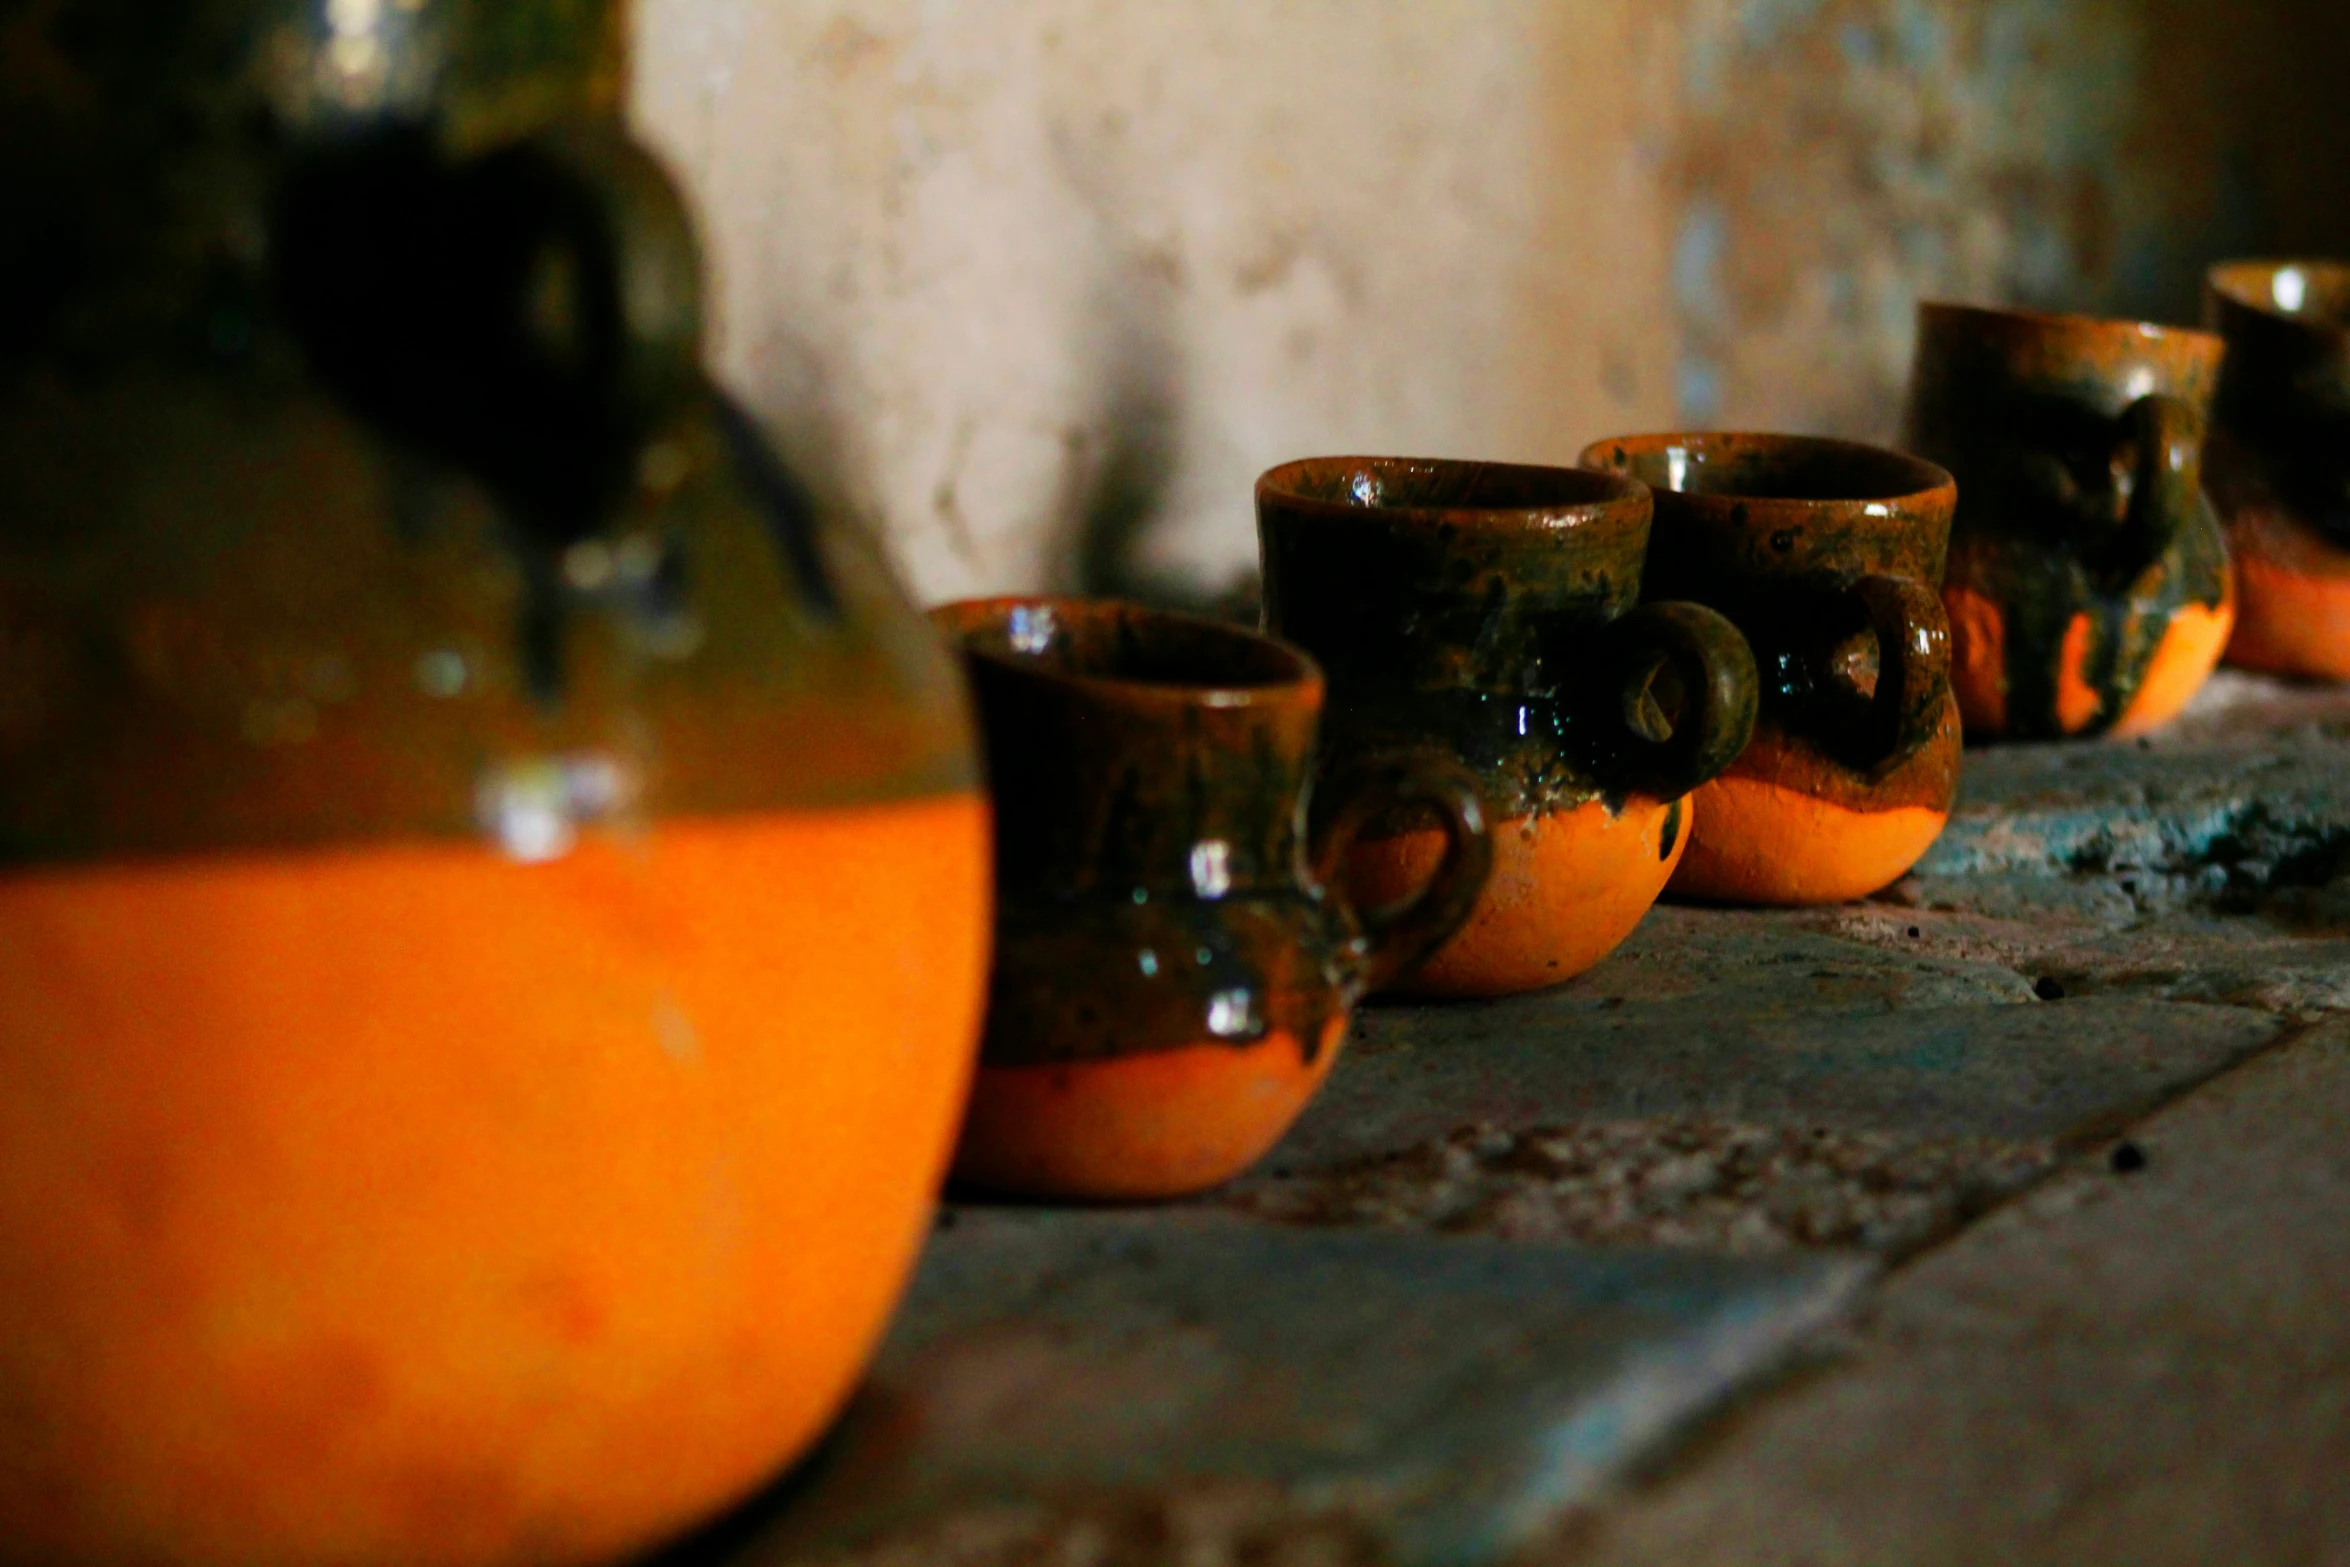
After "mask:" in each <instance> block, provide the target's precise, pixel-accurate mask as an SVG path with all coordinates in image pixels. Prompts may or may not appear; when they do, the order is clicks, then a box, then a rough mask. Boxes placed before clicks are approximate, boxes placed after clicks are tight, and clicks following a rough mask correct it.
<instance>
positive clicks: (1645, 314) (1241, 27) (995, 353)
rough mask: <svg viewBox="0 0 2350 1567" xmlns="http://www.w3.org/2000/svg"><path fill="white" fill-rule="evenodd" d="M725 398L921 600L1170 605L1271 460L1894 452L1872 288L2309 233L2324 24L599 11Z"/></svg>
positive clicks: (1235, 11)
mask: <svg viewBox="0 0 2350 1567" xmlns="http://www.w3.org/2000/svg"><path fill="white" fill-rule="evenodd" d="M637 27H638V32H639V53H638V76H637V82H636V103H637V108H638V114H639V118H640V121H641V123H642V125H643V126H644V128H645V130H646V132H647V133H648V135H649V136H650V137H651V138H652V139H653V141H654V142H655V143H656V145H657V146H659V147H660V148H661V149H662V151H663V152H664V153H665V154H666V155H667V156H668V157H669V159H670V160H671V161H672V163H673V164H674V165H675V166H676V167H677V169H678V170H679V171H680V173H681V174H682V175H683V176H684V178H685V180H686V183H687V185H688V187H689V189H690V190H691V191H692V193H693V195H694V197H695V199H696V201H697V204H698V206H699V208H700V211H701V214H702V218H703V222H704V227H705V232H706V237H707V241H708V245H709V249H710V253H711V258H712V264H713V267H714V270H715V273H716V280H717V287H716V295H717V309H716V321H715V325H716V346H717V350H718V360H719V363H720V366H721V369H722V372H723V374H724V375H725V377H726V378H727V380H728V381H729V382H730V384H732V385H733V386H734V387H736V388H737V389H738V390H739V391H741V392H742V393H743V394H744V395H745V396H747V397H748V398H749V399H750V401H751V402H752V404H753V405H754V406H755V407H756V408H757V410H758V411H759V412H760V414H761V415H762V416H763V417H764V418H765V419H766V420H767V421H768V423H769V424H770V426H771V427H772V428H773V429H775V430H776V431H777V433H778V434H779V435H780V436H781V438H782V439H783V441H784V443H785V446H786V449H787V451H788V452H789V453H790V455H791V457H792V459H793V461H794V462H795V464H796V465H797V466H798V467H799V468H800V469H801V470H802V471H803V473H805V474H806V475H807V477H808V478H809V479H810V480H811V482H813V483H814V484H815V485H816V486H817V487H818V489H819V490H820V491H821V492H823V493H824V494H826V495H827V496H829V497H830V498H831V499H832V500H833V501H834V502H835V503H836V504H840V505H845V506H850V507H854V508H856V509H857V510H859V511H861V512H863V513H865V514H866V515H868V516H869V517H870V518H872V519H873V520H874V522H875V524H876V525H877V526H879V527H880V528H881V529H883V530H884V531H885V533H886V534H887V536H888V537H889V539H890V541H891V543H892V546H893V548H894V549H895V551H896V553H897V556H898V559H899V561H900V563H901V565H902V567H903V569H904V570H905V572H906V574H907V576H908V578H909V580H910V582H911V583H912V585H913V586H914V587H915V589H916V590H917V591H918V592H919V593H920V594H921V595H922V596H923V597H925V598H929V599H938V598H945V597H950V596H955V595H959V594H964V593H971V592H983V591H1002V590H1013V589H1027V588H1036V587H1053V588H1069V589H1086V590H1090V591H1104V590H1114V591H1126V592H1136V593H1143V594H1147V595H1151V596H1156V597H1162V598H1169V599H1193V600H1206V599H1212V598H1214V597H1216V596H1217V595H1218V594H1220V593H1224V592H1227V591H1229V590H1230V589H1231V588H1232V587H1233V585H1234V584H1235V583H1236V582H1239V581H1240V580H1242V579H1243V578H1245V575H1246V573H1247V571H1248V570H1249V568H1250V567H1251V565H1252V564H1253V559H1254V553H1255V549H1254V535H1253V518H1252V514H1251V508H1250V499H1249V490H1250V484H1251V482H1252V481H1253V479H1254V477H1255V475H1256V474H1257V473H1258V472H1259V471H1260V470H1262V469H1263V468H1265V467H1266V466H1268V465H1270V464H1271V463H1273V462H1275V461H1278V460H1280V459H1282V458H1285V457H1290V456H1297V455H1303V454H1306V453H1309V452H1330V451H1341V450H1371V451H1382V452H1401V453H1413V454H1446V455H1467V456H1482V457H1507V458H1521V459H1531V460H1550V461H1566V460H1571V459H1572V456H1573V454H1574V453H1575V451H1576V450H1577V449H1578V448H1579V447H1580V446H1581V445H1582V444H1583V443H1584V442H1585V441H1586V440H1589V439H1592V438H1595V437H1597V436H1600V435H1604V434H1608V433H1610V432H1612V431H1618V430H1624V429H1629V428H1635V427H1646V428H1655V427H1657V426H1660V425H1664V424H1696V425H1737V426H1747V427H1770V428H1789V429H1807V430H1826V431H1836V432H1841V433H1848V434H1854V435H1860V436H1878V437H1882V436H1884V435H1886V434H1888V433H1889V431H1890V429H1891V426H1892V423H1893V419H1894V415H1895V405H1896V403H1897V401H1898V396H1899V390H1900V384H1901V380H1902V377H1903V374H1904V372H1905V365H1906V357H1907V353H1908V347H1909V331H1910V327H1909V321H1910V311H1911V308H1912V306H1913V304H1914V302H1915V301H1916V299H1917V298H1919V297H1921V296H1929V297H1935V296H1939V297H1962V298H1969V299H1976V300H2013V301H2019V302H2026V303H2032V304H2037V305H2046V306H2056V307H2062V308H2077V309H2090V310H2100V311H2115V312H2128V313H2133V314H2143V315H2150V316H2155V317H2159V318H2166V319H2188V318H2191V317H2192V315H2193V314H2194V312H2195V310H2196V278H2197V276H2198V274H2199V271H2200V268H2201V266H2202V265H2203V264H2204V262H2205V261H2207V260H2209V259H2212V258H2215V257H2217V256H2220V255H2223V254H2232V253H2235V254H2240V253H2245V252H2251V251H2274V250H2286V249H2292V250H2305V249H2324V250H2333V251H2337V252H2340V251H2350V150H2346V149H2350V94H2345V93H2344V92H2342V91H2341V88H2340V81H2341V77H2340V75H2339V72H2340V61H2341V60H2342V58H2344V46H2345V44H2350V6H2343V5H2342V4H2340V0H2270V3H2266V4H2256V3H2222V0H1408V3H1407V0H1387V3H1378V0H1185V3H1184V4H1180V5H1146V4H1141V3H1132V0H1128V3H1121V0H990V3H988V4H985V5H950V4H943V3H927V0H788V3H786V0H639V6H638V19H637Z"/></svg>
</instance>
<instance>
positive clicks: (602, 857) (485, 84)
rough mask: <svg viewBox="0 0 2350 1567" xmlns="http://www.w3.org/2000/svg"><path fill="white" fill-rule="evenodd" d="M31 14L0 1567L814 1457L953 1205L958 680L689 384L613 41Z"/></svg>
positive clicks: (458, 21)
mask: <svg viewBox="0 0 2350 1567" xmlns="http://www.w3.org/2000/svg"><path fill="white" fill-rule="evenodd" d="M46 9H47V11H48V12H49V13H51V14H50V16H49V17H48V18H47V19H46V20H44V21H40V22H28V23H27V25H26V26H24V27H22V28H19V29H17V30H16V35H15V45H14V47H12V49H11V51H10V52H8V53H7V55H6V56H5V60H4V61H0V91H7V92H8V93H9V95H10V96H9V101H10V102H11V103H12V104H13V105H18V106H21V111H22V112H16V111H14V110H12V113H11V115H10V116H9V119H8V128H7V129H6V130H4V131H0V165H4V166H5V167H7V168H8V169H9V171H10V172H11V174H12V175H14V176H17V177H16V178H14V179H12V181H11V189H12V190H16V191H19V192H20V193H22V194H24V195H25V196H26V199H27V200H29V201H32V202H34V203H35V207H36V210H34V211H33V212H32V213H31V214H30V215H31V217H32V218H34V219H35V220H36V224H35V226H36V228H37V229H38V230H39V231H40V232H41V233H42V234H43V235H44V236H45V242H46V243H47V244H49V245H51V246H53V247H54V250H53V252H52V251H38V252H26V251H23V250H21V249H19V248H15V247H13V246H11V247H10V248H7V249H5V250H0V267H5V268H7V269H8V270H7V272H6V274H5V281H6V283H7V285H8V293H9V297H10V299H11V301H12V306H11V309H12V315H11V324H10V327H9V329H8V335H7V336H6V337H5V339H0V668H5V669H6V670H7V673H8V688H7V693H6V695H5V696H0V1560H6V1561H14V1562H26V1563H40V1564H44V1567H55V1564H59V1563H76V1562H107V1563H114V1562H125V1561H139V1562H172V1563H179V1564H209V1563H220V1564H244V1563H252V1562H273V1563H302V1562H333V1563H338V1564H369V1563H384V1564H392V1563H398V1564H420V1563H421V1564H476V1563H479V1564H490V1563H509V1562H514V1563H519V1562H529V1563H534V1564H545V1563H561V1562H575V1561H577V1562H584V1561H594V1560H609V1559H612V1558H614V1557H616V1556H619V1555H621V1554H623V1553H627V1552H630V1551H634V1550H637V1549H640V1548H642V1547H643V1546H645V1545H646V1544H647V1543H649V1542H651V1541H653V1540H655V1539H657V1538H658V1537H660V1536H662V1535H663V1534H665V1533H667V1532H669V1531H672V1530H675V1529H677V1528H679V1527H681V1526H683V1525H685V1524H686V1523H687V1522H689V1521H690V1520H692V1519H693V1518H695V1517H696V1516H697V1515H699V1514H701V1513H704V1512H706V1511H708V1510H710V1509H712V1508H715V1507H717V1506H720V1505H722V1504H724V1503H726V1502H728V1501H729V1500H731V1499H733V1498H735V1497H738V1496H740V1495H742V1494H743V1493H745V1492H746V1491H748V1490H750V1489H751V1488H753V1487H755V1486H756V1485H758V1484H759V1483H760V1482H761V1481H762V1480H763V1479H764V1478H765V1477H767V1476H769V1475H771V1474H773V1473H774V1472H775V1471H776V1470H777V1469H778V1467H779V1466H781V1465H783V1464H784V1463H785V1462H787V1461H788V1460H789V1459H790V1458H791V1457H792V1456H793V1455H794V1454H795V1453H797V1452H798V1451H799V1450H800V1449H801V1448H802V1447H804V1446H805V1445H806V1444H807V1443H808V1442H809V1441H810V1440H812V1439H813V1438H814V1437H815V1436H816V1434H817V1433H818V1432H819V1431H820V1430H821V1429H822V1428H823V1426H824V1424H825V1423H826V1422H827V1421H828V1420H829V1419H830V1417H831V1415H832V1413H833V1411H834V1410H835V1409H836V1408H837V1407H838V1406H839V1404H840V1402H841V1400H842V1399H843V1398H844V1397H845V1396H846V1394H847V1392H848V1390H849V1388H850V1386H851V1385H852V1383H853V1382H854V1380H855V1378H856V1376H857V1375H858V1372H859V1369H860V1367H861V1365H862V1363H863V1361H864V1359H865V1357H866V1355H867V1354H868V1353H869V1351H870V1349H871V1347H872V1346H873V1344H874V1342H875V1340H876V1339H877V1337H878V1335H879V1333H880V1330H881V1327H882V1325H883V1322H884V1320H885V1318H886V1316H887V1314H888V1312H889V1310H890V1308H891V1306H892V1304H893V1302H894V1299H895V1297H896V1295H897V1293H898V1291H899V1289H900V1287H901V1285H902V1283H903V1281H904V1279H905V1277H906V1274H907V1272H908V1270H909V1268H910V1266H911V1263H912V1259H913V1257H914V1254H915V1251H916V1249H917V1247H918V1246H919V1244H920V1241H921V1238H922V1236H923V1234H924V1232H925V1230H926V1227H927V1224H928V1219H929V1214H930V1210H931V1206H932V1203H933V1201H934V1198H935V1192H936V1189H937V1185H938V1183H939V1181H940V1179H941V1178H942V1176H943V1173H944V1169H945V1164H946V1158H947V1154H948V1150H949V1146H950V1140H951V1137H952V1133H953V1130H954V1127H955V1124H956V1121H957V1117H958V1116H959V1114H960V1111H961V1108H962V1102H963V1095H964V1092H965V1089H966V1086H967V1083H968V1079H969V1074H970V1070H971V1065H972V1061H973V1057H974V1053H975V1049H976V1044H977V1032H978V1024H979V1014H980V1005H981V1002H982V998H983V994H984V965H985V952H986V938H987V929H988V911H989V910H988V904H989V893H988V881H989V874H990V870H989V864H988V850H987V840H988V812H987V807H986V804H985V802H984V800H983V798H982V796H981V793H980V790H979V787H978V773H977V768H976V758H975V755H974V752H973V736H972V733H971V729H970V725H969V720H968V715H967V712H966V709H965V706H964V699H963V695H962V691H961V682H960V679H959V675H958V671H957V670H956V667H955V665H954V663H953V661H952V659H951V658H950V657H949V656H948V655H947V654H946V653H945V651H944V650H943V649H942V648H940V647H939V645H938V643H937V640H936V638H935V637H934V636H933V634H932V633H931V632H930V630H929V628H928V627H927V626H926V625H925V624H924V623H923V621H922V620H921V618H920V617H919V616H918V615H917V614H915V613H914V612H913V611H912V609H911V608H910V607H908V606H907V605H906V604H905V603H904V602H903V601H902V600H901V598H900V597H899V596H898V594H897V592H896V590H895V589H894V588H893V587H892V585H891V584H890V582H889V580H888V578H887V575H886V573H885V572H883V570H882V569H881V567H880V565H879V562H878V560H877V558H876V556H875V554H874V552H873V551H872V549H871V548H870V546H869V545H868V544H867V543H866V542H865V541H863V540H862V539H861V538H859V537H857V536H855V535H854V534H851V533H847V532H844V531H842V530H841V529H839V528H838V527H836V526H834V525H832V524H831V523H830V522H828V521H827V520H825V519H823V518H820V517H818V516H817V515H815V514H814V513H812V512H811V511H810V510H809V508H808V507H807V506H806V505H805V503H804V502H803V501H802V500H801V499H800V497H799V495H798V494H797V492H796V491H795V490H794V489H793V488H792V486H791V483H790V481H789V479H788V478H787V477H786V476H785V475H784V474H783V473H782V472H781V471H780V470H779V469H778V468H777V467H776V466H775V463H774V461H773V459H772V458H771V457H770V456H769V454H768V453H767V451H766V450H765V448H764V447H763V446H762V445H761V444H760V442H759V440H758V437H757V436H756V435H755V434H754V433H753V432H752V430H751V428H750V426H749V425H748V424H747V423H746V422H745V421H744V420H743V418H742V417H741V415H740V414H739V413H737V412H736V411H735V410H734V409H733V408H732V407H730V406H729V405H728V404H727V403H726V402H725V401H724V400H723V399H722V398H721V397H720V396H719V395H718V394H717V393H716V392H714V391H713V390H712V389H711V388H710V387H709V385H708V384H707V382H706V381H705V380H704V379H703V376H702V373H701V368H700V360H699V339H698V328H697V324H696V312H695V303H694V302H695V297H696V296H695V290H696V285H697V271H698V264H697V261H696V254H695V249H694V246H693V242H692V237H691V234H690V232H689V230H688V229H687V227H686V224H685V220H684V215H683V212H682V209H681V207H680V206H679V204H678V202H677V199H676V197H675V196H674V194H673V193H672V192H671V191H670V188H669V186H668V183H667V181H666V179H665V178H664V177H663V176H662V174H661V172H660V171H659V169H658V168H656V167H655V166H654V165H653V164H652V163H651V162H650V160H649V159H648V158H646V156H645V155H644V154H643V153H642V152H640V151H639V150H637V149H636V148H635V147H634V146H633V145H632V144H631V143H630V142H629V141H628V139H627V136H626V134H625V132H624V131H623V130H622V128H621V125H620V121H619V103H618V84H619V80H620V61H619V59H618V56H617V53H616V40H617V39H618V37H619V36H620V18H619V17H618V15H617V14H616V13H615V12H612V11H610V10H608V9H607V8H606V7H604V6H602V5H598V4H593V3H589V4H564V5H560V6H558V5H554V4H551V3H548V4H540V3H531V0H512V3H508V4H503V5H499V6H495V7H492V6H485V5H459V4H452V3H443V0H421V3H418V4H410V5H402V6H398V7H390V6H387V7H382V8H377V9H371V10H369V11H368V12H367V15H368V16H370V17H374V18H375V19H376V26H375V30H374V31H373V32H371V33H369V34H368V35H367V37H366V38H365V39H364V40H363V42H364V45H365V47H364V48H358V47H353V48H347V49H343V50H341V51H340V52H336V50H335V49H334V48H333V47H331V46H332V45H333V44H334V43H335V42H336V40H332V39H329V38H327V37H326V35H325V34H324V33H323V32H322V31H321V30H320V28H319V22H318V13H317V10H316V8H315V7H310V6H302V5H295V4H291V3H286V4H274V3H262V0H252V3H244V0H218V3H213V4H207V5H195V6H174V7H156V8H152V10H151V11H150V10H144V9H140V10H138V11H137V14H136V15H135V16H134V15H133V11H134V9H137V8H126V7H121V6H114V5H99V4H82V3H79V0H65V3H64V4H63V5H62V6H51V7H48V8H46ZM379 13H380V14H379ZM338 15H340V10H338ZM344 42H348V40H344ZM19 72H21V73H23V80H21V81H20V80H18V79H17V77H16V74H15V73H19ZM26 82H32V83H37V84H38V85H37V89H35V88H30V87H26V86H25V83H26ZM20 89H21V90H20ZM44 117H49V118H44ZM51 119H54V120H55V123H50V120H51ZM58 160H70V161H69V162H65V163H60V162H59V161H58ZM43 203H45V204H46V205H41V204H43ZM19 215H20V216H25V214H24V213H21V212H20V214H19ZM59 256H63V257H66V258H68V259H69V260H70V262H71V265H68V266H62V267H51V266H49V265H48V264H47V263H48V262H49V261H52V260H54V259H56V258H57V257H59Z"/></svg>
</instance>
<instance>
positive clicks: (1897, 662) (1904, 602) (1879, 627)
mask: <svg viewBox="0 0 2350 1567" xmlns="http://www.w3.org/2000/svg"><path fill="white" fill-rule="evenodd" d="M1852 596H1853V598H1854V599H1856V600H1857V601H1859V603H1860V606H1861V608H1862V609H1863V610H1864V611H1865V612H1866V613H1867V615H1868V618H1869V628H1870V629H1871V630H1872V631H1873V632H1875V633H1876V638H1877V691H1876V695H1875V696H1874V697H1872V698H1871V699H1870V702H1869V711H1868V719H1867V734H1868V738H1869V751H1870V755H1871V762H1870V765H1872V766H1876V767H1882V766H1884V765H1886V764H1887V763H1889V762H1896V761H1900V760H1903V759H1904V758H1906V757H1908V756H1909V755H1910V754H1911V753H1912V752H1914V751H1916V750H1917V748H1918V747H1919V746H1922V745H1924V744H1925V743H1926V742H1927V741H1928V740H1931V739H1932V738H1933V737H1934V735H1935V733H1936V731H1938V730H1939V729H1940V728H1941V727H1942V710H1943V708H1944V706H1945V705H1946V704H1947V703H1948V701H1949V691H1950V619H1949V617H1948V616H1947V615H1946V614H1945V613H1944V612H1943V609H1942V596H1941V595H1940V594H1938V593H1936V592H1935V591H1934V590H1933V589H1931V588H1929V587H1926V586H1925V585H1924V584H1923V583H1919V582H1913V581H1911V580H1910V579H1909V578H1907V577H1881V576H1868V577H1863V578H1861V579H1860V580H1859V581H1858V582H1855V583H1854V584H1853V585H1852Z"/></svg>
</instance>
